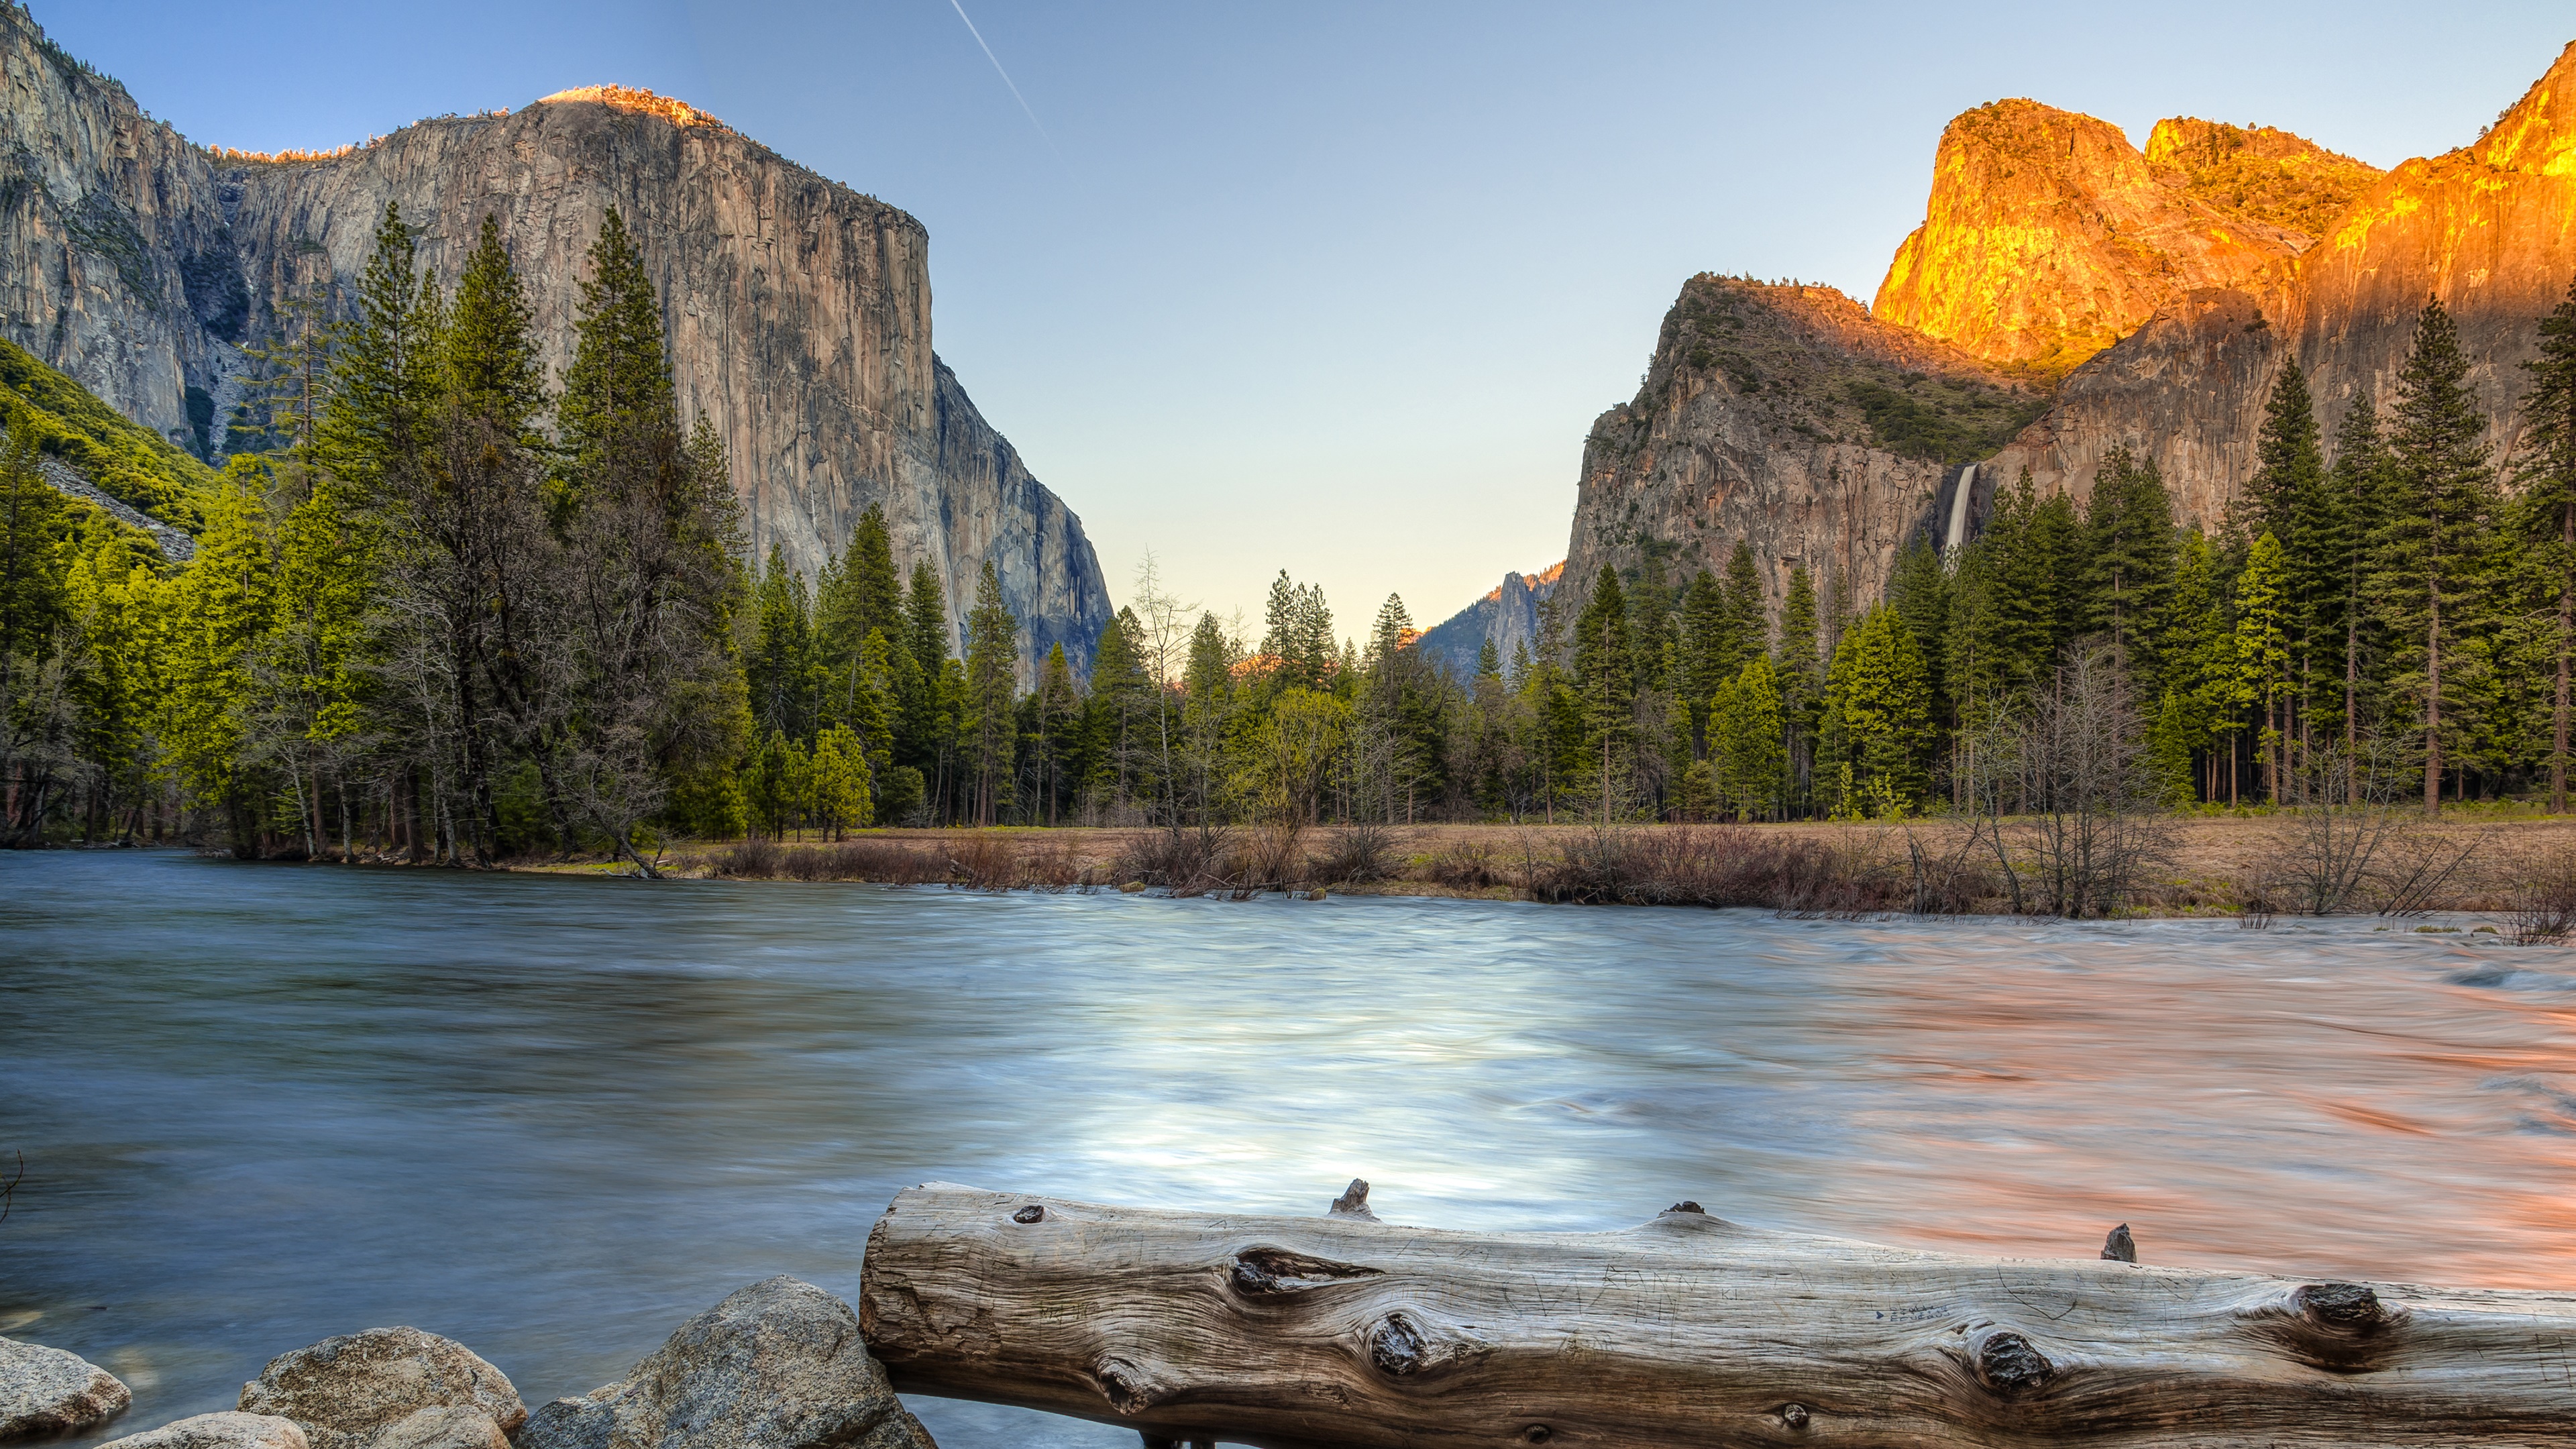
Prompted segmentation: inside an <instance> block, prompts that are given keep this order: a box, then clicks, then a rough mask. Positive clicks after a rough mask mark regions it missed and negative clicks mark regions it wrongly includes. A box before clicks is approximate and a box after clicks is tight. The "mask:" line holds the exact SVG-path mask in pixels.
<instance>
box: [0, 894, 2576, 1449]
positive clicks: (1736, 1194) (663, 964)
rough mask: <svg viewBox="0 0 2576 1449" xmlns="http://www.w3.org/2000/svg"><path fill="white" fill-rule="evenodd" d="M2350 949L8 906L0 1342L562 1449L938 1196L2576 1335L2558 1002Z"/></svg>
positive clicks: (2106, 938) (968, 899) (2122, 938)
mask: <svg viewBox="0 0 2576 1449" xmlns="http://www.w3.org/2000/svg"><path fill="white" fill-rule="evenodd" d="M2370 924H2371V923H2369V922H2358V923H2350V922H2347V923H2336V924H2334V925H2332V926H2330V927H2327V928H2323V929H2306V930H2302V929H2293V928H2283V929H2279V930H2275V931H2273V932H2269V933H2260V934H2258V933H2252V932H2243V931H2237V930H2234V929H2232V928H2231V927H2228V926H2226V925H2223V924H2221V925H2211V924H2201V923H2166V924H2153V925H2143V926H2122V927H2065V926H2054V927H2041V926H2025V925H2015V924H2011V923H1995V922H1930V923H1911V922H1899V923H1886V924H1853V923H1838V922H1812V921H1808V922H1801V921H1779V920H1773V919H1770V918H1768V917H1764V916H1760V915H1755V914H1750V913H1720V914H1711V913H1705V912H1684V911H1585V910H1573V909H1564V908H1548V907H1536V906H1515V905H1497V904H1483V903H1460V902H1426V901H1401V900H1385V901H1376V900H1333V901H1328V902H1323V903H1320V904H1317V903H1303V902H1286V901H1271V902H1260V903H1246V904H1227V903H1219V902H1207V901H1161V900H1149V899H1142V898H1132V897H1117V896H1100V897H1031V896H1014V897H982V896H971V895H963V894H956V893H948V892H940V891H893V890H885V889H880V888H875V887H866V886H797V885H766V884H763V885H727V884H714V883H690V884H672V885H666V886H650V885H643V884H635V883H625V882H613V881H595V880H565V879H549V878H536V877H506V878H499V879H488V878H459V877H450V876H445V875H431V874H426V873H417V872H386V873H352V872H345V871H337V870H303V869H294V868H272V867H254V866H243V865H237V864H233V863H230V862H217V861H201V860H196V859H192V858H188V857H184V856H177V855H152V856H134V855H49V856H24V855H20V856H7V857H0V943H5V945H0V1027H5V1032H6V1036H5V1039H0V1148H6V1149H15V1148H17V1147H20V1146H23V1147H24V1148H25V1150H26V1152H27V1155H28V1161H29V1184H28V1187H27V1189H25V1190H23V1191H22V1192H21V1194H20V1197H19V1211H18V1212H17V1214H16V1215H14V1216H13V1217H12V1218H11V1219H10V1221H9V1222H8V1224H7V1225H6V1226H5V1227H0V1332H11V1333H21V1334H24V1335H25V1336H27V1337H30V1338H33V1339H36V1340H38V1341H43V1342H52V1343H56V1344H59V1345H61V1346H63V1347H66V1348H70V1349H73V1350H74V1351H76V1352H80V1353H83V1354H85V1355H86V1356H88V1357H90V1358H92V1359H94V1360H96V1361H98V1362H100V1363H102V1364H106V1365H108V1366H109V1367H111V1368H114V1369H116V1370H117V1371H118V1372H120V1374H122V1375H124V1376H125V1377H127V1379H128V1381H129V1383H131V1384H132V1385H133V1386H134V1388H135V1390H136V1401H137V1402H136V1408H135V1410H134V1412H133V1413H132V1414H130V1415H129V1416H127V1418H126V1419H125V1420H124V1421H123V1422H122V1423H121V1424H120V1425H118V1426H116V1427H117V1428H118V1429H119V1430H122V1431H126V1432H130V1431H132V1430H134V1429H136V1428H140V1427H148V1426H150V1425H153V1424H158V1423H161V1422H164V1421H166V1420H167V1419H169V1418H172V1417H175V1416H177V1415H179V1414H183V1413H194V1412H200V1411H203V1410H205V1409H209V1408H215V1407H224V1406H228V1405H229V1403H230V1401H231V1397H232V1394H233V1393H234V1392H235V1391H236V1390H237V1387H238V1385H239V1383H240V1381H241V1380H242V1379H244V1378H246V1377H249V1376H250V1375H251V1374H252V1373H255V1372H256V1371H257V1369H258V1366H259V1364H260V1363H261V1362H262V1361H263V1360H265V1359H266V1358H267V1357H268V1356H269V1355H271V1354H273V1353H276V1352H278V1351H281V1350H283V1349H286V1348H290V1347H295V1346H298V1345H301V1344H304V1343H307V1342H310V1341H312V1340H314V1339H317V1338H320V1337H323V1336H325V1335H327V1334H330V1333H336V1332H345V1331H349V1330H352V1329H355V1328H360V1327H365V1326H368V1325H371V1324H379V1323H396V1322H404V1323H412V1324H416V1325H418V1326H420V1327H423V1328H427V1329H431V1330H434V1331H437V1332H442V1333H447V1334H450V1335H452V1336H454V1337H457V1338H459V1339H462V1340H463V1341H465V1342H466V1343H468V1344H471V1345H473V1346H474V1347H476V1348H477V1349H478V1350H480V1351H481V1352H483V1353H484V1354H485V1355H486V1356H487V1357H489V1358H491V1359H493V1360H494V1361H496V1362H497V1363H499V1364H500V1365H501V1366H502V1367H503V1368H504V1369H505V1370H507V1371H508V1372H509V1373H510V1374H511V1375H512V1376H513V1378H514V1379H515V1380H516V1381H517V1382H518V1383H519V1385H520V1387H521V1389H522V1391H523V1393H525V1394H526V1396H527V1397H528V1398H529V1399H530V1400H531V1401H537V1400H541V1399H543V1398H547V1397H551V1396H554V1395H557V1394H563V1393H573V1392H580V1391H583V1390H587V1389H589V1388H591V1387H593V1386H595V1385H597V1384H599V1383H602V1382H605V1381H607V1380H608V1379H610V1378H612V1377H614V1376H615V1375H616V1374H617V1373H618V1372H620V1371H622V1370H623V1369H624V1368H625V1367H626V1366H627V1365H628V1364H629V1363H631V1362H632V1361H633V1360H634V1359H635V1358H637V1357H639V1356H640V1355H641V1354H643V1353H644V1352H646V1351H648V1350H649V1349H650V1348H652V1347H653V1346H654V1345H655V1344H656V1343H658V1342H659V1340H660V1338H661V1337H662V1335H663V1334H665V1333H667V1332H668V1331H669V1329H670V1328H671V1327H672V1326H674V1325H675V1324H677V1323H678V1322H679V1321H680V1320H681V1319H682V1318H684V1317H686V1316H687V1315H688V1314H690V1313H692V1312H695V1311H696V1310H698V1309H700V1308H703V1307H705V1306H706V1305H708V1304H710V1303H712V1302H714V1301H715V1300H716V1299H717V1298H718V1297H721V1296H722V1295H723V1294H724V1293H725V1292H727V1291H729V1290H730V1289H732V1288H734V1287H736V1286H739V1285H740V1284H741V1283H743V1282H746V1281H749V1280H751V1279H753V1278H756V1277H760V1276H763V1275H765V1274H768V1273H772V1272H780V1271H785V1272H793V1273H796V1274H799V1275H800V1276H803V1277H807V1278H810V1279H812V1280H814V1281H816V1282H819V1283H822V1284H824V1285H825V1286H827V1287H830V1288H832V1289H834V1290H835V1291H838V1292H841V1293H844V1294H849V1293H851V1292H852V1291H853V1290H854V1289H855V1287H856V1282H857V1271H858V1255H859V1249H860V1246H861V1243H862V1241H863V1239H864V1237H865V1235H866V1231H867V1227H868V1225H869V1223H870V1222H871V1221H872V1220H873V1218H874V1216H875V1214H876V1213H877V1212H878V1211H879V1210H880V1209H881V1208H882V1207H883V1205H884V1203H885V1201H886V1199H887V1198H888V1197H889V1196H891V1195H892V1193H893V1192H894V1191H896V1190H897V1189H899V1188H900V1187H902V1186H904V1185H905V1184H908V1183H911V1182H915V1181H920V1180H923V1179H927V1178H949V1179H953V1180H958V1181H965V1182H974V1183H981V1184H988V1185H993V1186H1014V1185H1016V1186H1026V1187H1031V1188H1043V1189H1046V1190H1049V1191H1056V1192H1062V1193H1066V1194H1070V1195H1075V1196H1093V1197H1099V1198H1106V1199H1112V1200H1116V1201H1123V1202H1137V1203H1152V1204H1164V1205H1175V1206H1179V1205H1195V1206H1204V1207H1209V1208H1235V1209H1243V1210H1254V1211H1295V1212H1308V1211H1314V1210H1317V1209H1318V1208H1320V1206H1321V1204H1322V1203H1323V1202H1324V1201H1325V1200H1326V1199H1327V1198H1329V1197H1330V1196H1331V1195H1332V1193H1333V1192H1334V1191H1335V1190H1337V1189H1338V1188H1339V1187H1340V1185H1341V1184H1342V1183H1343V1182H1344V1181H1346V1180H1347V1179H1348V1178H1350V1177H1352V1176H1354V1175H1365V1176H1367V1177H1369V1178H1370V1179H1371V1180H1372V1181H1373V1182H1374V1183H1375V1184H1376V1192H1375V1194H1374V1201H1375V1202H1376V1203H1377V1204H1378V1206H1379V1207H1380V1210H1381V1212H1383V1213H1385V1214H1386V1215H1388V1216H1389V1217H1391V1218H1394V1219H1397V1220H1400V1221H1417V1222H1428V1223H1439V1224H1442V1225H1447V1226H1476V1227H1600V1226H1613V1225H1617V1224H1620V1223H1625V1222H1631V1221H1635V1220H1637V1219H1639V1218H1642V1217H1644V1216H1646V1215H1648V1214H1650V1213H1652V1212H1653V1211H1654V1210H1656V1209H1658V1208H1660V1207H1662V1206H1664V1205H1665V1204H1667V1203H1669V1202H1671V1201H1673V1200H1675V1199H1676V1198H1680V1197H1693V1198H1697V1199H1699V1200H1700V1201H1702V1202H1704V1203H1707V1204H1708V1205H1709V1206H1710V1207H1711V1208H1712V1209H1713V1210H1715V1211H1719V1212H1722V1213H1726V1214H1728V1215H1731V1216H1736V1217H1740V1218H1745V1219H1750V1220H1754V1221H1759V1222H1766V1223H1772V1224H1777V1225H1783V1226H1801V1227H1809V1228H1814V1229H1817V1230H1821V1231H1827V1232H1838V1233H1845V1234H1849V1235H1852V1236H1857V1237H1867V1238H1873V1239H1878V1240H1882V1241H1892V1242H1901V1243H1913V1244H1922V1245H1928V1246H1946V1247H1955V1248H1962V1249H1967V1250H1971V1251H1986V1252H1997V1253H2013V1254H2069V1253H2072V1254H2082V1255H2088V1256H2089V1255H2090V1253H2091V1252H2092V1251H2093V1249H2094V1248H2095V1247H2096V1246H2097V1245H2098V1244H2099V1242H2100V1240H2101V1235H2102V1232H2103V1230H2104V1229H2105V1228H2107V1227H2108V1226H2109V1225H2110V1224H2111V1223H2113V1222H2117V1221H2123V1220H2125V1221H2127V1222H2129V1223H2131V1224H2132V1225H2133V1227H2134V1228H2135V1230H2136V1232H2137V1235H2138V1239H2139V1242H2140V1244H2141V1246H2142V1249H2143V1251H2144V1253H2145V1255H2146V1256H2147V1257H2148V1258H2150V1259H2151V1260H2155V1261H2163V1262H2187V1263H2200V1264H2208V1265H2225V1266H2242V1267H2252V1268H2261V1269H2270V1270H2278V1271H2285V1272H2300V1273H2314V1274H2338V1275H2347V1276H2361V1277H2371V1278H2383V1279H2385V1278H2396V1279H2407V1278H2414V1279H2424V1280H2444V1281H2456V1282H2474V1283H2489V1284H2499V1285H2519V1286H2535V1287H2537V1286H2555V1287H2567V1286H2576V1233H2571V1232H2570V1228H2571V1227H2576V1220H2571V1218H2576V1214H2571V1210H2570V1207H2569V1199H2568V1195H2567V1194H2568V1190H2569V1187H2570V1185H2571V1184H2570V1177H2569V1169H2570V1167H2571V1165H2576V1075H2571V1065H2576V1050H2571V1047H2576V977H2571V975H2570V973H2569V968H2568V961H2567V958H2566V957H2565V955H2564V954H2562V953H2557V952H2538V951H2515V950H2513V949H2511V948H2508V947H2505V946H2503V945H2501V944H2499V943H2495V942H2493V941H2492V939H2491V938H2475V939H2473V938H2468V937H2463V936H2456V935H2454V936H2441V937H2419V936H2413V935H2403V936H2400V935H2395V934H2374V933H2372V932H2371V930H2370ZM29 1315H34V1316H33V1317H29ZM13 1323H14V1324H16V1325H17V1326H16V1327H15V1328H12V1327H10V1326H9V1325H11V1324H13ZM924 1413H925V1418H927V1419H928V1420H929V1421H930V1423H931V1425H932V1428H933V1430H934V1432H936V1433H937V1434H938V1435H939V1436H940V1439H941V1442H942V1443H943V1444H944V1445H946V1446H948V1449H976V1446H979V1445H1003V1444H1011V1445H1037V1444H1066V1445H1073V1444H1085V1445H1090V1444H1097V1445H1103V1446H1106V1445H1110V1444H1119V1445H1125V1444H1131V1443H1132V1442H1133V1438H1132V1436H1130V1435H1124V1434H1120V1433H1118V1432H1116V1431H1112V1430H1107V1429H1099V1428H1094V1427H1091V1426H1085V1425H1079V1424H1073V1423H1070V1422H1068V1421H1061V1420H1043V1419H1039V1418H1037V1417H1036V1416H1026V1415H1012V1414H1008V1413H1005V1412H1002V1411H997V1410H988V1409H981V1408H976V1407H972V1406H962V1405H943V1404H936V1403H933V1404H929V1405H926V1406H924Z"/></svg>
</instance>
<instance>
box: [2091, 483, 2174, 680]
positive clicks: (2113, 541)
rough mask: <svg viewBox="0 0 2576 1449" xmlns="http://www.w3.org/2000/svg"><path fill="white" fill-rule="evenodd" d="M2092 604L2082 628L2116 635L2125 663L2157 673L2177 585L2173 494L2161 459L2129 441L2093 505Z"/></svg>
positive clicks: (2116, 651) (2097, 487)
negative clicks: (2161, 631) (2161, 632)
mask: <svg viewBox="0 0 2576 1449" xmlns="http://www.w3.org/2000/svg"><path fill="white" fill-rule="evenodd" d="M2084 533H2085V551H2086V553H2087V555H2088V557H2087V559H2086V583H2087V587H2086V590H2085V592H2086V596H2087V600H2086V608H2085V613H2084V620H2083V624H2082V629H2083V631H2084V632H2087V633H2103V634H2107V635H2109V636H2110V639H2111V649H2112V652H2113V655H2114V657H2115V658H2117V659H2118V660H2119V661H2120V663H2121V665H2122V667H2124V668H2127V669H2130V670H2133V671H2135V672H2137V673H2139V674H2141V675H2143V676H2145V677H2153V675H2154V673H2155V671H2156V658H2155V642H2156V641H2155V635H2154V631H2153V628H2152V621H2153V620H2154V619H2155V618H2156V615H2157V612H2158V610H2159V609H2160V608H2161V606H2162V604H2163V602H2164V596H2165V592H2166V591H2167V590H2168V589H2170V588H2171V587H2172V585H2173V570H2174V523H2173V498H2172V495H2171V494H2169V493H2168V492H2166V490H2165V481H2164V477H2163V475H2162V474H2160V473H2159V472H2157V470H2156V464H2155V460H2154V459H2153V458H2140V457H2138V456H2137V455H2135V454H2133V453H2131V452H2130V451H2129V449H2128V448H2127V447H2126V446H2125V445H2123V446H2117V447H2114V448H2112V449H2111V450H2110V451H2109V452H2107V453H2105V454H2103V456H2102V465H2101V467H2099V468H2098V469H2096V470H2095V471H2094V474H2093V496H2092V499H2091V500H2090V502H2089V503H2088V504H2087V506H2086V509H2085V519H2084Z"/></svg>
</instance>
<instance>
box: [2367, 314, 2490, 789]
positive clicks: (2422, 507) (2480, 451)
mask: <svg viewBox="0 0 2576 1449" xmlns="http://www.w3.org/2000/svg"><path fill="white" fill-rule="evenodd" d="M2468 373H2469V360H2468V357H2467V356H2466V355H2465V354H2464V353H2462V351H2461V350H2460V339H2459V333H2458V330H2457V329H2456V328H2454V327H2453V326H2452V323H2451V317H2450V313H2449V312H2448V311H2446V310H2444V308H2443V306H2442V303H2441V299H2440V298H2438V297H2436V298H2432V299H2430V300H2428V301H2427V302H2426V303H2425V304H2424V310H2423V312H2422V314H2421V315H2420V316H2419V317H2418V319H2417V321H2416V326H2415V341H2414V346H2413V348H2412V350H2411V351H2410V352H2409V353H2408V355H2407V359H2406V365H2405V368H2404V369H2403V370H2402V371H2401V372H2400V373H2399V374H2398V379H2397V410H2396V415H2395V417H2394V418H2393V420H2392V425H2391V428H2390V433H2389V477H2390V482H2391V485H2392V487H2391V491H2390V495H2389V501H2390V506H2389V510H2388V516H2387V517H2386V518H2385V520H2384V521H2383V522H2382V523H2381V525H2380V528H2379V536H2378V549H2377V553H2378V557H2377V559H2376V561H2375V562H2376V567H2375V569H2374V571H2373V591H2374V593H2375V594H2376V595H2377V597H2378V600H2379V603H2380V608H2381V612H2382V614H2383V616H2384V617H2386V618H2387V619H2388V621H2389V626H2390V629H2391V631H2392V633H2393V634H2394V635H2395V636H2396V638H2397V640H2398V641H2402V642H2400V644H2399V651H2400V652H2399V655H2398V658H2397V660H2396V661H2395V662H2396V663H2397V664H2398V666H2399V670H2400V679H2399V687H2400V689H2401V690H2403V691H2404V692H2406V693H2408V694H2411V695H2413V696H2415V698H2416V699H2417V700H2418V701H2419V702H2420V704H2421V708H2422V715H2421V728H2422V731H2423V738H2424V809H2425V811H2426V813H2427V814H2431V813H2435V812H2438V811H2439V810H2440V809H2441V803H2442V793H2441V792H2442V775H2443V772H2444V770H2445V769H2446V768H2448V762H2447V761H2446V760H2445V758H2444V755H2443V749H2444V745H2445V737H2446V734H2451V733H2456V732H2457V730H2458V727H2459V724H2460V721H2459V720H2457V719H2456V718H2449V717H2446V716H2445V714H2444V691H2443V671H2444V668H2445V666H2446V664H2447V663H2448V662H2449V655H2450V654H2451V653H2452V652H2453V650H2454V646H2455V645H2456V644H2457V643H2458V641H2459V639H2460V637H2461V636H2462V634H2463V632H2464V631H2465V630H2466V629H2467V628H2468V627H2469V626H2470V625H2471V624H2473V623H2474V617H2473V608H2474V600H2473V599H2472V598H2471V597H2470V596H2469V590H2470V585H2471V583H2472V581H2473V580H2474V579H2475V578H2476V577H2477V574H2478V571H2479V569H2480V567H2481V566H2482V564H2483V562H2484V560H2483V558H2482V557H2481V555H2482V553H2483V550H2484V548H2485V537H2484V535H2485V530H2486V528H2487V526H2488V524H2489V522H2490V521H2491V518H2490V516H2491V513H2492V510H2493V506H2494V487H2493V485H2494V472H2493V469H2492V468H2490V467H2489V465H2488V461H2487V446H2486V443H2485V441H2484V439H2483V435H2484V433H2485V431H2486V421H2485V419H2484V417H2483V416H2482V415H2481V414H2480V413H2479V411H2478V406H2477V398H2476V396H2475V395H2474V394H2473V393H2471V392H2470V390H2469V388H2468Z"/></svg>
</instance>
